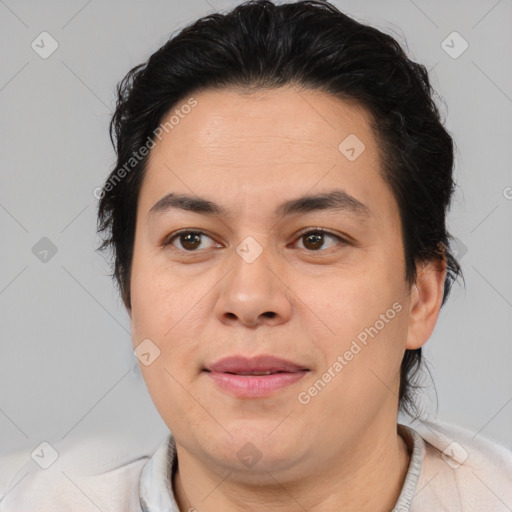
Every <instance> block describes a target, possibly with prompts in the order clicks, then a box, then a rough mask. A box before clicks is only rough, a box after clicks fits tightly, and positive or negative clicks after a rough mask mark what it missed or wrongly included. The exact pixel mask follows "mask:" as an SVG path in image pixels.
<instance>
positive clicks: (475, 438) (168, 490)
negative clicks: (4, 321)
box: [0, 422, 512, 512]
mask: <svg viewBox="0 0 512 512" xmlns="http://www.w3.org/2000/svg"><path fill="white" fill-rule="evenodd" d="M398 429H399V432H400V434H401V435H402V437H403V438H404V440H405V441H406V443H407V446H408V448H409V451H410V454H411V460H410V464H409V468H408V472H407V475H406V478H405V481H404V485H403V488H402V491H401V494H400V497H399V499H398V501H397V503H396V505H395V507H394V508H393V512H406V511H410V512H438V511H443V510H447V511H463V512H506V511H509V512H510V511H512V452H510V451H508V450H506V449H505V448H503V447H501V446H499V445H497V444H495V443H493V442H491V441H489V440H487V439H485V438H484V437H482V436H481V435H475V434H473V433H471V432H469V431H467V430H464V429H461V428H458V427H455V426H453V425H448V424H445V423H439V422H436V423H432V422H428V423H422V424H421V425H420V424H418V426H417V427H414V428H411V427H410V426H405V425H399V426H398ZM108 450H111V448H109V447H108V446H107V445H106V444H105V443H102V442H101V441H98V442H96V443H93V444H89V445H88V446H86V447H84V446H80V447H78V446H77V448H76V449H68V450H67V452H66V453H61V454H60V456H59V457H58V458H57V460H56V461H55V462H54V463H53V464H51V465H50V466H49V467H48V468H47V469H43V468H42V467H39V466H38V465H37V464H36V463H35V462H34V461H33V460H30V461H29V462H28V463H27V464H25V465H24V466H23V467H22V468H20V469H19V471H17V472H15V474H14V475H13V478H12V480H11V482H10V484H9V485H8V487H7V489H6V490H5V492H4V495H3V498H2V499H0V512H46V511H48V512H50V511H51V512H64V511H73V512H75V511H76V512H86V511H97V510H100V511H103V512H186V511H180V510H179V509H178V506H177V504H176V501H175V499H174V494H173V490H172V485H171V482H172V474H173V472H174V471H175V469H176V464H177V457H176V446H175V441H174V438H173V436H172V434H169V435H168V436H167V437H166V438H165V439H164V440H163V442H162V443H161V444H160V445H159V447H158V448H157V450H156V451H155V452H154V453H153V454H152V455H150V454H145V455H142V456H131V457H130V456H128V457H127V456H124V457H123V456H121V455H119V456H117V457H116V456H115V455H114V456H113V457H112V454H111V453H110V454H109V456H108V460H109V461H110V462H109V464H107V467H105V452H106V451H108ZM57 451H58V449H57ZM43 453H44V450H42V451H41V454H43ZM45 456H46V455H45ZM1 463H2V461H1V460H0V464H1ZM109 466H110V467H109Z"/></svg>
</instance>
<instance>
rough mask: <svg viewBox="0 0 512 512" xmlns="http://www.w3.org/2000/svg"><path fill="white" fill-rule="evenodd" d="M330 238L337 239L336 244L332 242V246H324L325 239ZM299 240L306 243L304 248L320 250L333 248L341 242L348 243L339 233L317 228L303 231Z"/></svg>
mask: <svg viewBox="0 0 512 512" xmlns="http://www.w3.org/2000/svg"><path fill="white" fill-rule="evenodd" d="M326 238H330V239H331V240H335V243H334V244H331V246H330V247H323V246H324V244H325V239H326ZM298 240H303V241H304V243H303V245H304V247H302V248H304V249H306V250H309V251H319V250H320V249H331V248H332V247H335V246H336V245H340V244H343V245H345V244H347V242H346V241H345V240H344V239H343V238H341V237H340V236H338V235H335V234H334V233H329V232H328V231H325V230H324V229H320V228H315V229H310V230H309V231H305V232H303V233H302V234H301V235H300V237H299V238H298Z"/></svg>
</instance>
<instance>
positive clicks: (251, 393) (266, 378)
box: [205, 370, 307, 398]
mask: <svg viewBox="0 0 512 512" xmlns="http://www.w3.org/2000/svg"><path fill="white" fill-rule="evenodd" d="M205 373H206V374H207V375H208V376H209V377H210V378H211V379H213V380H214V381H215V383H216V384H217V385H218V386H219V387H220V388H221V389H223V390H224V391H227V392H229V393H232V394H233V395H235V396H237V397H240V398H251V397H252V398H256V397H263V396H268V395H270V394H272V393H273V392H274V391H277V390H278V389H282V388H285V387H286V386H290V385H291V384H294V383H295V382H297V381H299V380H300V379H302V377H304V375H306V373H307V370H302V371H299V372H290V373H284V372H283V373H272V374H270V375H252V376H251V375H234V374H232V373H221V372H205Z"/></svg>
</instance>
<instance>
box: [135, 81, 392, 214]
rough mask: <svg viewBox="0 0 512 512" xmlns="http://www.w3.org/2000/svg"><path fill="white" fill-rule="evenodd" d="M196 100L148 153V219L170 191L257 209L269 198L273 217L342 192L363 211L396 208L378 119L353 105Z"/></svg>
mask: <svg viewBox="0 0 512 512" xmlns="http://www.w3.org/2000/svg"><path fill="white" fill-rule="evenodd" d="M193 99H194V100H195V102H196V104H195V106H194V107H193V108H191V109H188V108H187V109H183V111H182V112H181V115H179V116H177V114H180V107H181V106H183V105H185V104H187V102H189V100H190V99H189V98H185V99H184V100H183V101H182V102H180V103H178V104H176V105H175V106H174V107H173V108H172V111H171V112H170V113H169V114H168V115H166V116H165V117H164V119H163V120H162V123H161V124H163V123H165V122H166V121H167V120H169V118H170V116H172V115H174V118H173V120H174V124H173V125H172V129H168V131H167V132H164V133H163V134H162V137H161V140H158V141H157V142H156V145H155V147H154V148H153V149H152V150H151V152H150V156H149V161H148V166H147V172H146V176H145V179H144V183H143V187H142V190H141V197H140V205H141V208H143V209H144V210H145V211H146V212H147V211H149V209H150V208H151V207H152V206H153V204H154V203H155V202H156V201H158V200H159V199H161V197H162V196H164V195H165V194H168V193H169V192H181V193H187V194H192V195H193V194H196V195H199V196H201V197H210V198H213V197H216V198H218V197H219V196H222V198H223V201H222V203H223V204H230V205H235V204H239V205H240V204H242V203H243V204H245V205H247V202H248V201H256V202H259V209H265V206H266V205H267V200H268V206H269V210H270V209H272V210H274V205H275V204H276V201H277V200H279V202H282V201H283V200H284V199H285V197H284V196H287V197H296V196H299V195H304V194H305V193H307V192H308V191H312V192H320V191H322V192H323V191H326V190H330V189H332V188H338V189H339V188H340V187H341V188H342V189H343V190H345V191H346V192H347V193H348V194H350V195H352V196H354V197H356V198H357V199H359V200H360V201H361V202H363V203H367V204H368V203H369V202H372V203H375V201H377V202H378V201H380V202H383V201H384V202H385V201H386V200H390V197H389V191H388V190H387V186H386V184H385V182H384V181H383V179H382V177H381V175H380V153H379V149H378V145H377V141H376V138H375V135H374V133H373V129H372V127H371V124H370V123H371V117H370V115H369V114H368V113H367V112H366V110H365V109H364V108H362V107H360V106H358V105H357V104H355V103H354V102H346V101H342V100H340V99H339V98H336V97H334V96H332V95H330V94H327V93H325V92H321V91H312V90H299V89H297V88H295V87H284V88H281V89H275V90H266V91H259V92H256V93H250V94H248V93H244V94H242V93H240V92H238V91H233V90H208V91H202V92H200V93H198V94H194V95H193ZM177 111H178V112H177ZM185 111H186V112H188V113H186V114H185V113H184V112H185ZM176 121H178V122H176ZM168 126H169V125H168ZM347 150H348V153H347ZM354 156H355V158H354ZM270 203H272V204H270ZM254 204H256V203H254Z"/></svg>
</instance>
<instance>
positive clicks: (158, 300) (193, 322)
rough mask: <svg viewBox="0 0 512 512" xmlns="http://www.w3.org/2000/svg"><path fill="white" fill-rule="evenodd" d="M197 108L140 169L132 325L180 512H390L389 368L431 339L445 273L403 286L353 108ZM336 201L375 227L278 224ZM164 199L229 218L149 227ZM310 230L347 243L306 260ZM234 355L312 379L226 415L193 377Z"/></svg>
mask: <svg viewBox="0 0 512 512" xmlns="http://www.w3.org/2000/svg"><path fill="white" fill-rule="evenodd" d="M194 98H195V99H196V100H197V102H198V103H197V106H196V107H195V108H194V109H193V110H192V111H191V112H190V113H189V114H188V115H187V116H184V118H183V119H181V120H180V122H179V124H178V125H176V126H175V127H174V129H173V130H171V131H169V133H166V134H164V136H163V137H162V139H161V141H159V142H158V143H157V144H156V146H155V147H154V148H153V149H152V150H151V153H150V159H149V164H148V168H147V174H146V176H145V180H144V182H143V185H142V188H141V192H140V196H139V202H138V207H137V223H136V233H135V245H134V257H133V263H132V279H131V289H130V291H131V297H132V303H131V309H130V310H129V314H130V318H131V327H132V335H133V345H134V347H137V345H138V344H139V343H141V342H142V340H144V339H147V338H149V339H150V340H152V342H153V343H154V344H155V345H156V346H158V348H159V350H160V356H159V357H157V358H156V359H155V360H154V361H153V362H152V364H150V365H149V366H145V365H141V371H142V373H143V377H144V379H145V382H146V384H147V387H148V390H149V392H150V395H151V397H152V400H153V402H154V404H155V406H156V408H157V409H158V411H159V413H160V415H161V416H162V418H163V420H164V421H165V423H166V424H167V426H168V427H169V429H170V430H171V431H172V433H173V435H174V437H175V439H176V444H177V452H178V460H179V469H178V472H177V474H176V477H175V478H174V481H173V482H172V484H173V487H174V492H175V494H176V499H177V502H178V505H179V507H180V510H182V511H186V510H189V508H190V507H194V508H195V509H197V510H198V511H200V512H209V511H218V510H223V511H226V512H230V511H239V510H254V511H268V510H276V511H292V510H293V511H296V510H302V509H305V510H308V511H312V512H323V511H332V510H344V511H352V510H354V511H356V510H357V511H359V512H361V511H372V512H375V511H377V512H378V511H389V510H390V509H391V508H392V507H393V505H394V504H395V502H396V500H397V498H398V496H399V493H400V490H401V487H402V485H403V481H404V478H405V474H406V472H407V467H408V463H409V455H408V451H407V447H406V445H405V443H404V440H403V439H402V438H401V437H400V436H399V435H398V434H397V409H398V389H399V382H400V379H399V372H400V363H401V360H402V358H403V354H404V350H405V349H406V348H408V349H415V348H418V347H420V346H422V345H423V344H424V343H425V342H426V341H427V340H428V338H429V337H430V335H431V333H432V331H433V329H434V326H435V323H436V320H437V318H438V314H439V310H440V307H441V300H442V294H443V283H444V278H445V273H446V272H445V267H444V266H442V267H441V268H440V269H439V262H428V263H426V264H424V265H421V266H419V267H418V279H417V282H416V284H414V285H413V286H410V285H408V283H406V281H405V277H404V276H405V262H404V254H403V244H402V233H401V225H400V219H399V211H398V206H397V203H396V201H395V200H394V198H393V196H392V193H391V191H390V189H389V188H388V186H387V185H386V183H385V182H384V180H383V178H382V176H381V174H380V168H381V161H380V158H381V155H380V152H379V147H378V145H377V140H376V136H375V133H374V132H373V130H372V128H371V124H370V117H369V115H368V113H367V112H366V111H365V110H364V109H363V108H361V107H358V106H357V105H356V104H353V103H348V102H345V101H341V100H340V99H338V98H336V97H334V96H331V95H329V94H326V93H324V92H319V91H311V90H299V89H297V88H296V87H291V86H290V87H283V88H281V89H276V90H272V91H260V92H258V93H251V94H241V93H240V92H237V91H234V90H217V91H213V90H208V91H203V92H200V93H199V94H196V95H194ZM184 103H185V102H184ZM349 134H356V135H357V137H358V138H359V139H360V140H361V141H363V143H364V144H365V150H364V151H363V152H362V153H361V154H360V156H359V157H358V158H357V159H356V160H355V161H349V160H348V159H347V158H346V157H345V156H344V155H343V154H342V153H341V152H340V150H339V149H338V146H339V144H340V142H342V141H343V140H344V139H345V138H346V137H347V136H348V135H349ZM333 189H342V190H344V191H345V192H347V193H348V194H350V195H352V196H353V197H355V198H356V199H358V200H359V201H360V202H362V203H364V204H365V205H366V206H367V207H368V208H369V210H370V212H371V215H370V216H369V217H366V218H363V217H360V216H357V215H354V214H353V213H350V212H343V211H327V210H320V211H315V212H309V213H299V214H294V215H291V216H288V217H284V218H278V217H276V216H275V215H274V210H275V208H276V207H277V206H278V205H279V204H281V203H282V202H283V201H285V200H287V199H292V198H296V197H299V196H302V195H304V194H313V193H320V192H329V191H331V190H333ZM169 192H174V193H185V194H193V195H197V196H201V197H203V198H206V199H208V200H210V201H213V202H215V203H217V204H219V205H221V206H223V207H224V208H226V209H227V210H228V211H229V212H230V214H229V215H228V216H215V215H213V216H211V215H210V216H207V215H202V214H199V213H195V212H187V211H184V210H180V209H173V210H170V211H168V212H166V213H163V214H162V215H160V216H153V217H151V221H150V222H148V220H147V219H148V212H149V210H150V209H151V207H152V206H153V205H154V204H155V203H156V202H157V201H158V200H159V199H160V198H161V197H163V196H164V195H166V194H168V193H169ZM185 228H193V229H196V230H203V231H205V232H206V235H203V236H202V238H201V239H200V240H201V241H202V242H201V245H200V246H199V248H196V249H194V250H195V251H196V252H193V251H192V252H191V251H188V252H187V250H186V249H185V248H184V247H190V246H186V240H185V241H184V240H183V237H182V238H181V239H180V237H177V238H174V239H172V237H170V235H172V234H173V233H175V232H176V231H178V230H182V229H185ZM305 228H322V229H325V230H327V231H329V232H332V233H334V234H337V235H339V236H340V237H344V238H345V239H346V240H348V241H349V243H342V242H340V241H338V240H337V239H335V238H331V237H330V236H328V235H326V236H325V237H324V239H323V245H322V244H321V243H320V244H317V245H316V246H315V245H314V243H313V244H312V243H311V241H310V239H308V238H307V237H304V236H302V235H301V231H302V230H304V229H305ZM247 236H252V237H253V238H254V239H255V240H256V241H257V242H258V243H259V245H260V246H261V248H262V249H263V251H262V253H261V254H260V256H259V257H258V258H257V259H256V260H255V261H254V262H252V263H247V262H246V261H244V259H242V258H241V257H240V256H239V254H238V253H237V252H236V248H237V246H238V245H239V244H240V243H241V242H242V240H244V239H245V238H246V237H247ZM169 239H171V240H172V244H171V245H168V246H163V244H164V242H165V241H169ZM184 243H185V246H184ZM318 245H319V246H320V247H319V248H316V249H315V247H318ZM311 247H313V248H311ZM436 269H437V270H436ZM394 303H399V304H400V305H401V306H402V309H401V311H400V312H399V313H398V314H396V316H394V318H393V319H392V320H390V321H389V322H388V323H386V325H385V327H384V328H382V329H381V330H380V331H379V332H378V334H377V335H376V336H375V337H374V338H369V341H368V344H367V345H366V346H365V347H364V348H363V349H362V350H361V351H360V352H359V353H358V354H357V355H355V356H354V358H353V359H352V360H351V361H350V362H349V363H348V364H347V365H346V366H344V368H343V370H342V371H341V372H339V373H338V374H337V375H336V377H335V378H333V379H332V380H331V382H329V383H328V384H327V385H326V386H325V387H324V388H323V389H322V390H321V392H319V393H318V394H317V395H316V396H314V397H313V398H311V400H310V402H309V403H308V404H302V403H300V402H299V400H298V398H297V397H298V394H299V393H300V392H303V391H307V390H308V388H309V387H311V386H312V385H313V384H314V383H315V381H317V380H318V379H319V378H321V376H322V374H323V373H324V372H326V371H327V370H328V368H329V367H332V366H333V363H334V362H335V361H336V360H337V357H338V356H339V355H343V354H344V353H345V352H346V351H347V350H348V349H349V348H350V345H351V343H352V341H353V340H354V339H356V337H357V335H358V334H359V333H361V332H362V331H363V330H364V328H365V327H369V326H372V325H374V324H375V322H376V321H377V320H378V319H379V318H381V317H380V315H381V314H385V313H386V311H387V310H389V309H390V308H392V305H393V304H394ZM268 312H273V313H274V314H273V315H270V314H268ZM266 313H267V314H266ZM233 354H244V355H247V356H252V355H256V354H273V355H276V356H279V357H283V358H286V359H288V360H291V361H293V362H296V363H299V364H301V365H303V366H305V367H307V368H309V369H310V372H308V373H307V374H306V376H305V377H304V378H303V379H301V380H300V381H299V382H297V383H295V384H293V385H291V386H289V387H286V388H284V389H281V390H279V391H277V392H275V393H273V394H272V395H271V396H268V397H264V398H237V397H234V396H232V395H230V394H228V393H226V392H224V391H222V390H220V389H219V387H218V386H217V385H216V384H214V383H213V382H212V381H211V379H210V378H209V377H208V376H207V375H206V374H205V373H204V372H202V369H203V368H204V367H205V365H206V364H207V363H211V362H212V361H216V360H218V359H220V358H222V357H225V356H227V355H233ZM247 442H251V443H252V444H253V445H254V446H255V447H256V450H257V453H259V455H261V459H260V460H259V461H258V462H257V463H256V464H254V465H253V466H252V467H248V466H246V465H244V464H243V463H242V462H241V460H240V459H239V458H238V456H237V452H238V451H239V450H240V449H241V448H242V447H243V446H244V445H245V444H246V443H247ZM368 489H371V490H372V492H368ZM301 507H303V508H301Z"/></svg>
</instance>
